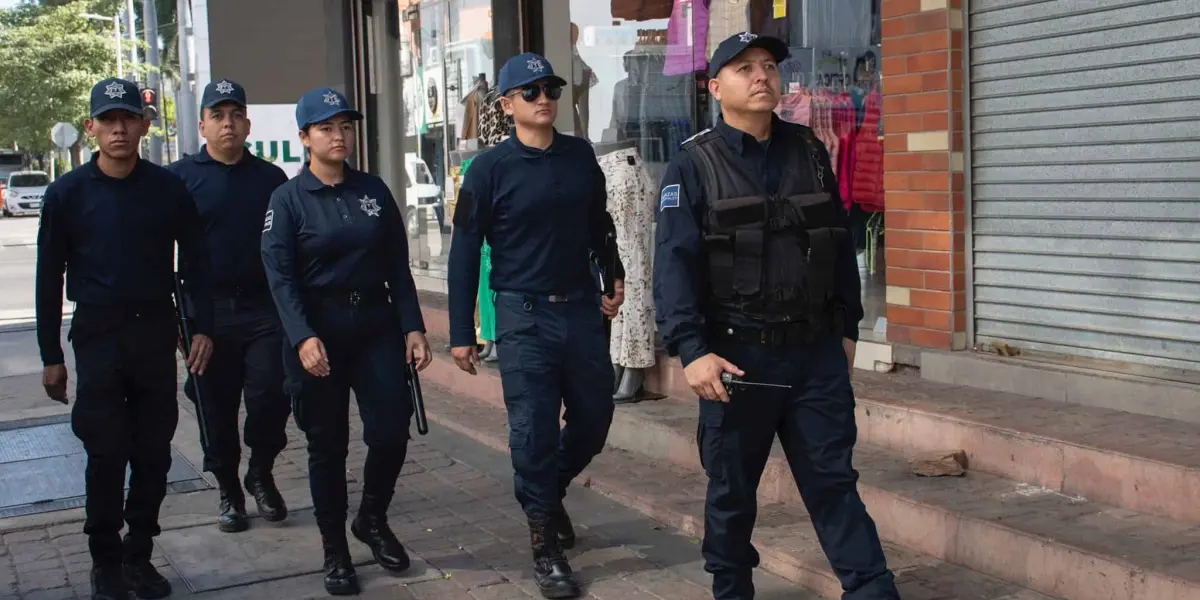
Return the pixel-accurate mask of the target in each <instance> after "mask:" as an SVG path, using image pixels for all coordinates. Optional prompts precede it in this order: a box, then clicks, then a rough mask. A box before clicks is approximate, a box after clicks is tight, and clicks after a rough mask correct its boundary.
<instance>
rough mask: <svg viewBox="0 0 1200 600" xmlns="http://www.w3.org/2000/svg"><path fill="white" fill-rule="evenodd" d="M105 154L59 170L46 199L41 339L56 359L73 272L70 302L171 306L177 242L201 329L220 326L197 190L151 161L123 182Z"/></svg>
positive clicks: (45, 358)
mask: <svg viewBox="0 0 1200 600" xmlns="http://www.w3.org/2000/svg"><path fill="white" fill-rule="evenodd" d="M99 156H100V155H99V153H97V154H96V155H95V156H94V157H93V158H92V161H91V162H90V163H88V164H85V165H83V166H81V167H79V168H77V169H74V170H72V171H68V172H67V173H66V174H64V175H63V176H62V177H59V178H58V179H57V180H55V181H54V183H52V184H50V187H49V188H47V189H46V195H45V197H44V198H43V204H42V216H41V223H40V225H39V228H38V255H37V284H36V294H37V315H38V316H37V321H38V344H39V345H40V346H41V352H42V362H43V363H44V364H47V365H54V364H62V362H63V352H62V344H61V343H60V341H59V335H60V334H59V331H60V328H61V327H62V302H63V296H62V293H63V271H64V269H65V270H66V280H67V299H68V300H72V301H74V302H77V303H80V304H94V305H99V306H106V307H116V308H121V307H128V308H137V307H139V306H144V307H151V306H156V305H166V306H170V302H171V297H172V293H173V292H174V291H175V284H174V272H175V256H176V255H175V244H176V242H178V244H179V272H180V274H181V275H182V276H183V278H184V280H185V284H186V286H187V288H188V289H187V291H188V293H189V295H191V297H192V302H193V310H194V314H193V315H192V317H193V319H194V320H195V333H197V334H205V335H209V334H211V332H212V319H213V315H212V299H211V297H210V296H209V293H210V290H209V282H210V268H209V259H208V252H207V248H205V246H204V228H203V225H202V224H201V223H200V217H199V215H198V214H197V212H196V204H195V203H194V202H193V201H192V197H191V195H190V194H188V191H187V187H186V186H184V184H183V182H182V181H180V179H179V178H178V177H176V176H175V175H172V174H171V173H170V172H168V171H167V170H166V169H164V168H162V167H160V166H158V165H154V164H151V163H150V162H148V161H145V160H139V161H137V165H136V166H135V167H134V168H133V171H131V172H130V173H129V175H128V176H126V177H125V178H123V179H114V178H112V177H109V176H108V175H105V174H104V172H102V171H101V170H100V167H98V166H97V165H96V160H97V159H98V158H99Z"/></svg>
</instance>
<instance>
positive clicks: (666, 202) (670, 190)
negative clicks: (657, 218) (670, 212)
mask: <svg viewBox="0 0 1200 600" xmlns="http://www.w3.org/2000/svg"><path fill="white" fill-rule="evenodd" d="M668 208H679V184H678V183H675V184H672V185H668V186H667V187H665V188H663V190H662V195H661V196H659V198H658V210H666V209H668Z"/></svg>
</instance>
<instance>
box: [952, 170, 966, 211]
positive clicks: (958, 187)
mask: <svg viewBox="0 0 1200 600" xmlns="http://www.w3.org/2000/svg"><path fill="white" fill-rule="evenodd" d="M966 186H967V180H966V177H965V176H964V175H963V174H962V173H961V172H958V173H951V174H950V189H951V190H952V191H953V192H954V195H955V196H962V195H963V194H962V193H961V192H962V190H964V189H966ZM954 210H962V202H961V201H959V199H958V198H954Z"/></svg>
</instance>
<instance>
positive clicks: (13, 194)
mask: <svg viewBox="0 0 1200 600" xmlns="http://www.w3.org/2000/svg"><path fill="white" fill-rule="evenodd" d="M49 185H50V176H49V175H47V174H46V173H45V172H44V171H16V172H13V173H9V175H8V180H7V185H5V188H4V196H3V200H0V204H3V208H4V211H3V212H4V216H6V217H23V216H37V215H39V214H41V212H42V196H43V195H44V194H45V193H46V186H49Z"/></svg>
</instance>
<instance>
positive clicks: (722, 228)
mask: <svg viewBox="0 0 1200 600" xmlns="http://www.w3.org/2000/svg"><path fill="white" fill-rule="evenodd" d="M708 222H709V226H710V227H711V228H712V231H714V232H732V231H733V230H735V229H741V228H743V227H754V226H760V225H762V224H764V223H766V222H767V202H766V200H765V199H764V198H762V197H759V196H743V197H740V198H726V199H724V200H713V201H710V202H709V209H708Z"/></svg>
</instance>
